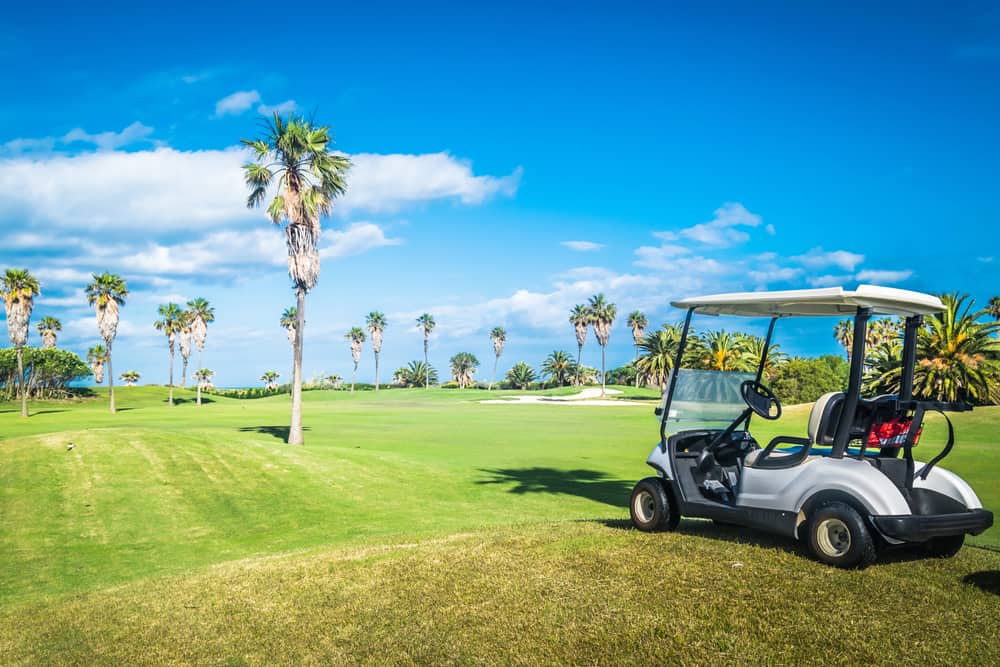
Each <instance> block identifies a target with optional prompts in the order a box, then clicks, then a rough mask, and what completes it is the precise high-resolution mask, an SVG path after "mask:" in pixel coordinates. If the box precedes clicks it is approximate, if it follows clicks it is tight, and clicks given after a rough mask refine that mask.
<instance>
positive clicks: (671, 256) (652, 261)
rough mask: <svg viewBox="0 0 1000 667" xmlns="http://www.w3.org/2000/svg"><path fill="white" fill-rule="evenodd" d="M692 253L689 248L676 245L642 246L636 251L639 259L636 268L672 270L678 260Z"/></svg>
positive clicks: (636, 261)
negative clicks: (681, 256)
mask: <svg viewBox="0 0 1000 667" xmlns="http://www.w3.org/2000/svg"><path fill="white" fill-rule="evenodd" d="M688 252H690V250H688V249H687V248H685V247H684V246H681V245H676V244H674V243H664V244H662V245H659V246H648V245H644V246H640V247H638V248H636V249H635V254H636V257H637V258H638V259H636V260H635V265H636V266H643V267H645V268H647V269H670V268H673V267H674V266H675V265H676V258H677V257H679V256H680V255H684V254H687V253H688Z"/></svg>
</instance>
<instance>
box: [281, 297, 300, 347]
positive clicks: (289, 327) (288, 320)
mask: <svg viewBox="0 0 1000 667" xmlns="http://www.w3.org/2000/svg"><path fill="white" fill-rule="evenodd" d="M278 322H279V323H280V324H281V326H282V327H284V329H285V331H287V332H288V342H289V343H291V344H292V346H293V347H294V346H295V327H297V326H298V323H299V315H298V312H297V310H296V309H295V306H292V307H291V308H285V312H283V313H282V314H281V319H280V320H279V321H278Z"/></svg>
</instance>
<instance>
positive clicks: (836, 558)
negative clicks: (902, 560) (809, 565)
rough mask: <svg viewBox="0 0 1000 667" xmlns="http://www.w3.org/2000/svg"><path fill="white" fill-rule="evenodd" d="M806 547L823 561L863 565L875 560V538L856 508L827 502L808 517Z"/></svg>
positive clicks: (828, 563)
mask: <svg viewBox="0 0 1000 667" xmlns="http://www.w3.org/2000/svg"><path fill="white" fill-rule="evenodd" d="M809 548H810V549H811V550H812V553H813V555H814V556H815V557H816V558H817V559H818V560H820V561H822V562H824V563H826V564H827V565H833V566H834V567H842V568H859V569H860V568H865V567H868V566H869V565H871V564H872V563H874V562H875V542H874V540H872V536H871V532H869V530H868V526H866V525H865V520H864V519H863V518H861V515H860V514H858V512H857V510H855V509H854V508H853V507H851V506H850V505H848V504H846V503H841V502H830V503H826V504H825V505H823V506H821V507H820V508H819V509H817V510H816V511H815V512H814V513H813V516H812V517H810V519H809Z"/></svg>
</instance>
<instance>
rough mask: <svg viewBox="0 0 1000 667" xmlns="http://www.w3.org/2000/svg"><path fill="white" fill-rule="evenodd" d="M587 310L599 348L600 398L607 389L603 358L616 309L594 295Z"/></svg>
mask: <svg viewBox="0 0 1000 667" xmlns="http://www.w3.org/2000/svg"><path fill="white" fill-rule="evenodd" d="M587 310H588V311H589V312H590V321H591V323H592V324H593V325H594V335H595V336H597V343H598V345H600V346H601V396H604V394H605V391H606V387H607V382H606V379H607V378H606V377H605V367H606V363H605V358H606V352H607V349H608V338H609V337H610V336H611V325H612V324H614V322H615V315H617V314H618V307H617V306H615V304H613V303H608V301H607V300H606V299H605V298H604V295H603V294H595V295H594V296H592V297H590V300H589V301H588V302H587Z"/></svg>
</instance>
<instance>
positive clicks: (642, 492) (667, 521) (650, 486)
mask: <svg viewBox="0 0 1000 667" xmlns="http://www.w3.org/2000/svg"><path fill="white" fill-rule="evenodd" d="M628 509H629V514H630V515H631V516H632V525H633V526H635V527H636V528H638V529H639V530H642V531H645V532H647V533H651V532H653V531H655V530H674V529H675V528H677V524H678V523H680V520H681V517H680V514H678V512H677V505H676V503H674V502H673V498H672V497H671V494H670V490H669V489H668V488H667V487H666V484H665V482H664V481H663V480H661V479H660V478H659V477H647V478H646V479H643V480H640V481H639V482H638V483H637V484H636V485H635V488H633V489H632V496H631V497H630V498H629V501H628Z"/></svg>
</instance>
